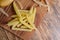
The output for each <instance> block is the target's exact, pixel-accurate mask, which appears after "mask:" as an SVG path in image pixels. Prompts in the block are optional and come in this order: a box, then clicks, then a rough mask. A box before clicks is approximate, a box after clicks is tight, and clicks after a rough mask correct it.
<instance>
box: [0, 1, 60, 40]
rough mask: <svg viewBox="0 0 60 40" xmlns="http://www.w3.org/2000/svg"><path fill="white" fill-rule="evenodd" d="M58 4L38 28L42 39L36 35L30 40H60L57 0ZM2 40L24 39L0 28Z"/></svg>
mask: <svg viewBox="0 0 60 40" xmlns="http://www.w3.org/2000/svg"><path fill="white" fill-rule="evenodd" d="M57 2H58V3H57V4H55V5H53V6H52V10H51V12H49V13H47V14H46V15H45V16H44V18H43V19H42V21H40V26H39V27H38V30H39V31H40V37H38V35H39V34H37V33H34V35H32V37H31V39H30V40H60V5H59V3H60V1H58V0H57ZM40 38H41V39H40ZM0 40H22V39H21V38H18V37H16V36H15V35H13V34H12V33H10V32H8V31H6V30H4V29H3V28H1V27H0Z"/></svg>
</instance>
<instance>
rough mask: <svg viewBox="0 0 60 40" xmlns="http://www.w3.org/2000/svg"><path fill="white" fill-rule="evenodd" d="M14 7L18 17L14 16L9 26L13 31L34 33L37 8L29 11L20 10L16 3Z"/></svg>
mask: <svg viewBox="0 0 60 40" xmlns="http://www.w3.org/2000/svg"><path fill="white" fill-rule="evenodd" d="M13 7H14V10H15V12H16V15H13V16H12V17H13V18H14V19H13V20H11V21H10V22H9V23H8V26H12V30H20V31H32V30H33V29H35V25H34V20H35V14H36V8H33V7H32V8H31V9H30V11H29V10H20V9H19V8H18V7H17V4H16V2H13Z"/></svg>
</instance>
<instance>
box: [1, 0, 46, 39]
mask: <svg viewBox="0 0 60 40" xmlns="http://www.w3.org/2000/svg"><path fill="white" fill-rule="evenodd" d="M17 1H19V2H21V4H22V6H23V9H25V10H28V9H30V8H31V7H32V5H33V4H36V3H34V2H33V1H32V0H17ZM36 5H37V4H36ZM36 8H37V12H36V18H35V26H36V27H38V26H39V24H40V21H41V20H42V18H43V17H44V15H45V14H46V13H47V8H46V7H39V6H36ZM3 9H4V10H5V11H6V12H7V13H8V14H9V16H11V15H13V14H15V12H14V10H13V6H12V4H11V5H9V6H8V7H5V8H3ZM42 11H43V12H42ZM11 19H12V18H11V17H6V16H5V15H4V14H2V13H0V26H1V27H2V28H4V29H6V30H7V31H9V32H11V33H13V34H14V35H16V36H18V37H20V38H22V39H24V40H29V39H30V37H31V35H33V33H34V31H35V30H33V31H32V32H23V31H14V30H11V29H10V28H9V27H8V26H7V25H6V23H7V22H8V21H10V20H11Z"/></svg>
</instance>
